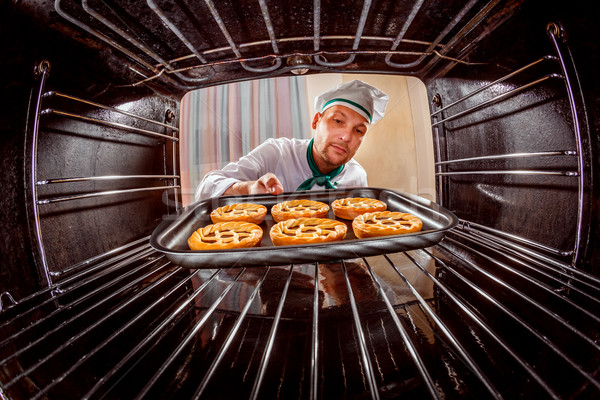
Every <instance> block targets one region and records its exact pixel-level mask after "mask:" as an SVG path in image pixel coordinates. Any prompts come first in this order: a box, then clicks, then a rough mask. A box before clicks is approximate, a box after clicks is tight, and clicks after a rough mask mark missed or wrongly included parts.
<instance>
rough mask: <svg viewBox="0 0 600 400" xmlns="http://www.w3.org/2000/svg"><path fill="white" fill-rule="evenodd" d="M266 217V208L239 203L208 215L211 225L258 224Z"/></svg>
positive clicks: (218, 209)
mask: <svg viewBox="0 0 600 400" xmlns="http://www.w3.org/2000/svg"><path fill="white" fill-rule="evenodd" d="M266 215H267V207H265V206H263V205H261V204H254V203H240V204H230V205H227V206H222V207H219V208H217V209H215V210H213V212H211V213H210V219H211V220H212V222H213V223H217V222H230V221H241V222H252V223H254V224H260V223H261V222H263V220H264V219H265V216H266Z"/></svg>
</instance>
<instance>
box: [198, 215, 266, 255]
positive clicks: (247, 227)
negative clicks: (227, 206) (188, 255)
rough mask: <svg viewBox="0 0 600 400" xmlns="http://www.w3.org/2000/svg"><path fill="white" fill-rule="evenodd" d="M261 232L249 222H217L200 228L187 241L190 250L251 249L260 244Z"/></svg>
mask: <svg viewBox="0 0 600 400" xmlns="http://www.w3.org/2000/svg"><path fill="white" fill-rule="evenodd" d="M262 235H263V230H262V229H261V228H260V226H258V225H256V224H253V223H251V222H239V221H236V222H217V223H216V224H213V225H208V226H205V227H204V228H200V229H198V230H197V231H195V232H194V233H192V236H190V237H189V239H188V246H190V249H192V250H223V249H235V248H239V247H253V246H256V245H257V244H258V243H260V240H261V239H262Z"/></svg>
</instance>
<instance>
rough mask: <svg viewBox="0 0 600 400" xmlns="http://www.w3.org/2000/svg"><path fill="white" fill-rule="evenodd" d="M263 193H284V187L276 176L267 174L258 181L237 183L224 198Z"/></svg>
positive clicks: (227, 191) (225, 193)
mask: <svg viewBox="0 0 600 400" xmlns="http://www.w3.org/2000/svg"><path fill="white" fill-rule="evenodd" d="M261 193H270V194H273V195H277V194H281V193H283V186H282V185H281V182H279V179H277V176H275V174H273V173H271V172H267V173H266V174H264V175H263V176H261V177H260V178H258V180H256V181H243V182H236V183H234V184H233V185H231V186H229V188H227V190H225V192H223V196H227V195H236V194H261Z"/></svg>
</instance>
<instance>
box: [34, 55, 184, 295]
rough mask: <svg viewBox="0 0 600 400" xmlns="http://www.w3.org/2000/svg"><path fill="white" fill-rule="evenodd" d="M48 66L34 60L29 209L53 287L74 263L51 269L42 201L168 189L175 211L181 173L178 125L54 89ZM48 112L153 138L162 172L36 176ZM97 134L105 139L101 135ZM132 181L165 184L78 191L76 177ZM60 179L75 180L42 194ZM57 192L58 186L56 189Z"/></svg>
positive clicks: (61, 182) (169, 117) (93, 180)
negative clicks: (35, 90) (49, 87)
mask: <svg viewBox="0 0 600 400" xmlns="http://www.w3.org/2000/svg"><path fill="white" fill-rule="evenodd" d="M50 69H51V64H50V62H49V61H48V60H44V61H42V62H40V63H39V64H38V65H37V66H36V71H37V73H38V76H39V79H40V86H39V91H38V95H37V102H36V105H35V117H34V122H33V129H32V134H31V168H30V174H31V175H30V176H31V196H32V203H33V206H32V210H33V213H32V214H33V219H34V228H35V237H36V241H37V248H38V250H39V254H40V258H41V266H42V269H43V271H42V275H43V277H44V279H45V281H46V282H45V283H46V284H47V286H48V287H49V288H52V287H53V283H54V282H55V281H56V280H60V279H61V277H62V276H63V275H64V273H65V272H66V271H69V270H72V269H76V266H70V267H69V266H66V268H64V269H61V272H52V271H50V268H49V266H48V261H47V257H46V251H45V248H44V242H43V234H42V223H41V215H40V214H41V213H40V207H41V206H45V205H49V204H55V203H63V202H70V201H77V200H83V199H90V198H104V197H113V196H121V195H127V194H134V193H140V192H156V191H160V192H166V191H172V192H173V197H174V199H175V201H174V202H173V204H171V201H170V200H169V196H168V195H167V196H165V203H166V213H167V214H169V213H170V212H171V208H173V207H174V208H175V211H177V210H178V209H179V202H178V201H177V197H178V194H177V193H178V190H180V188H181V185H180V183H179V182H180V179H181V177H180V175H179V174H177V173H176V165H177V159H176V154H177V148H176V146H177V144H178V142H179V138H178V136H177V135H178V132H179V128H178V127H176V126H173V125H170V124H168V123H165V122H161V121H157V120H154V119H151V118H147V117H144V116H141V115H138V114H135V113H132V112H129V111H127V110H124V109H119V108H116V107H112V106H108V105H104V104H100V103H98V102H94V101H91V100H87V99H82V98H80V97H77V96H73V95H70V94H67V93H62V92H58V91H47V92H46V91H45V86H46V81H47V79H48V77H49V74H50ZM53 100H64V101H66V103H65V104H67V106H66V107H69V106H70V107H72V108H73V109H75V108H76V107H77V106H82V105H83V106H87V107H89V108H90V109H91V110H92V111H91V113H93V112H98V111H106V112H108V113H109V114H110V115H112V116H114V115H121V116H125V117H127V118H129V119H130V121H138V122H141V123H143V124H146V125H149V126H151V127H153V129H145V128H144V129H142V128H139V127H136V126H134V124H133V123H117V122H113V121H109V120H105V119H100V118H96V117H93V116H90V115H89V114H88V115H86V114H84V113H83V112H79V111H71V109H69V108H67V109H64V108H62V107H65V104H62V105H61V108H60V109H59V108H52V107H46V106H45V105H46V103H48V102H52V101H53ZM169 113H171V114H172V112H171V111H169V110H167V112H166V113H165V115H166V117H165V118H166V120H167V121H172V120H173V119H174V116H173V115H169ZM50 116H56V117H57V118H67V119H76V120H79V121H83V122H84V123H89V124H93V125H97V126H102V127H107V128H109V129H113V130H116V131H118V132H123V133H130V134H131V133H132V134H138V135H142V136H145V137H149V138H156V139H158V140H159V141H158V142H157V144H158V145H159V146H162V147H163V158H164V162H163V168H164V170H163V173H162V174H139V173H138V174H118V175H96V176H68V177H45V178H43V179H40V178H39V174H38V169H39V160H38V147H39V140H40V133H41V131H42V127H43V124H44V119H45V118H49V117H50ZM160 130H162V131H164V132H167V134H165V133H162V132H161V131H160ZM57 132H58V133H59V131H55V132H54V133H57ZM99 140H103V139H101V138H99ZM168 144H170V146H171V149H170V151H169V152H170V153H171V154H172V160H171V161H170V163H171V165H172V166H173V167H172V171H167V160H166V157H167V154H168V152H167V148H166V147H167V145H168ZM123 181H124V182H128V181H129V182H133V183H134V184H139V182H140V181H146V182H164V183H163V184H160V183H159V184H158V185H157V184H154V185H145V186H135V187H128V188H125V189H103V190H96V191H89V190H86V191H83V192H78V190H81V189H78V187H77V186H76V185H77V184H79V183H86V182H87V183H109V184H116V183H118V182H123ZM64 185H75V186H73V189H71V190H69V189H66V190H65V189H63V190H64V191H65V193H67V194H64V195H50V196H46V197H42V196H41V194H40V189H41V188H43V187H49V186H61V187H62V186H64ZM59 193H60V192H59Z"/></svg>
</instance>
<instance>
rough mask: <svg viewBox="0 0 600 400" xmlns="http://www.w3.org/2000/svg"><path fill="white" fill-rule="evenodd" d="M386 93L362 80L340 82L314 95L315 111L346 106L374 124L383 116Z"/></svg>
mask: <svg viewBox="0 0 600 400" xmlns="http://www.w3.org/2000/svg"><path fill="white" fill-rule="evenodd" d="M388 99H389V98H388V96H387V94H385V93H383V92H382V91H381V90H379V89H377V88H376V87H374V86H371V85H369V84H367V83H365V82H363V81H359V80H353V81H352V82H346V83H341V84H339V85H337V86H335V87H333V88H331V89H329V90H327V91H325V92H323V93H321V94H320V95H319V96H317V97H315V111H316V112H318V113H321V114H322V113H323V112H324V111H325V110H327V109H328V108H329V107H332V106H335V105H342V106H345V107H348V108H350V109H352V110H354V111H356V112H357V113H359V114H360V115H362V116H363V117H365V118H366V119H367V121H368V122H369V123H370V124H374V123H375V122H377V121H379V120H380V119H381V118H383V114H384V111H385V106H386V105H387V102H388Z"/></svg>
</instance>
